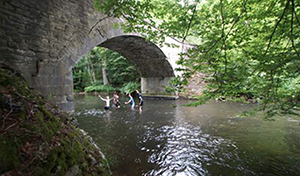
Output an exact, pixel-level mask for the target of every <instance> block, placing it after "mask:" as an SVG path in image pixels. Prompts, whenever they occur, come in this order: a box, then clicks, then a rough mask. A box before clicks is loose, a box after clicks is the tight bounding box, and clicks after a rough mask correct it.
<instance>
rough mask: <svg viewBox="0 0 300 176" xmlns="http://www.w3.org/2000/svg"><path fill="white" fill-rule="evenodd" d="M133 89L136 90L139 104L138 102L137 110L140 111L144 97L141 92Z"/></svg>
mask: <svg viewBox="0 0 300 176" xmlns="http://www.w3.org/2000/svg"><path fill="white" fill-rule="evenodd" d="M135 91H136V93H137V96H138V98H139V104H138V108H139V112H142V106H143V104H144V99H143V97H142V94H141V93H140V92H139V91H138V90H135Z"/></svg>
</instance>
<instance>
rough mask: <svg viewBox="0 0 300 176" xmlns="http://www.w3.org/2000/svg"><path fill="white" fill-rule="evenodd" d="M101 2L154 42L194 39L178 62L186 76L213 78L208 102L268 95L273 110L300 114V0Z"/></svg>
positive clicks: (264, 99)
mask: <svg viewBox="0 0 300 176" xmlns="http://www.w3.org/2000/svg"><path fill="white" fill-rule="evenodd" d="M95 6H96V8H97V9H98V10H100V11H102V12H105V13H106V14H107V15H108V16H115V17H121V18H125V19H126V23H125V24H123V29H124V30H125V31H126V32H139V33H142V34H143V35H144V37H146V38H148V40H151V41H152V42H155V43H158V44H162V43H163V42H164V39H165V37H166V36H169V37H172V38H174V39H175V40H178V41H181V42H182V43H185V42H189V43H192V45H193V46H194V47H193V49H191V50H189V52H188V53H185V54H183V56H188V57H182V58H181V59H180V61H179V62H178V64H180V65H182V68H181V70H183V71H184V72H185V74H184V78H185V79H186V78H189V76H190V75H191V74H193V73H194V72H196V71H201V72H204V73H207V74H208V75H210V77H209V78H208V82H209V85H208V86H207V89H206V92H205V94H204V96H203V97H202V99H211V98H216V97H220V96H222V97H247V98H252V99H261V101H262V109H263V110H267V113H268V114H269V115H274V114H276V113H293V114H298V113H299V110H300V103H299V102H300V89H299V88H300V85H299V84H300V81H299V80H300V76H299V75H300V74H299V73H300V68H299V65H300V59H299V58H300V53H299V50H300V36H299V34H300V22H299V11H300V2H299V1H295V0H281V1H278V0H268V1H261V0H251V1H249V0H242V1H241V0H218V1H214V0H206V1H198V0H195V1H192V0H175V1H173V0H152V1H151V0H128V1H121V0H114V1H105V2H104V3H101V2H100V0H96V1H95ZM187 58H188V59H187ZM200 102H202V101H199V103H200ZM196 104H197V103H196Z"/></svg>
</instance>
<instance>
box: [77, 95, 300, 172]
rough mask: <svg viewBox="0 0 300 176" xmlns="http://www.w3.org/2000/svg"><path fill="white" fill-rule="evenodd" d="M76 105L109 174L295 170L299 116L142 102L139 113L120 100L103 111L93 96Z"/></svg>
mask: <svg viewBox="0 0 300 176" xmlns="http://www.w3.org/2000/svg"><path fill="white" fill-rule="evenodd" d="M122 100H123V101H122ZM124 101H125V99H121V102H124ZM75 103H76V116H77V119H78V122H79V126H80V127H81V128H83V129H84V130H86V131H87V132H88V133H89V134H90V135H91V136H92V137H93V138H94V139H95V141H96V142H97V143H98V145H99V146H100V148H102V150H103V152H104V153H105V155H106V156H107V158H108V159H109V162H110V163H111V165H112V170H113V172H114V175H124V176H125V175H127V176H135V175H137V176H138V175H145V176H152V175H163V176H169V175H176V176H181V175H182V176H198V175H205V176H210V175H211V176H215V175H224V176H225V175H226V176H227V175H237V176H240V175H261V176H265V175H267V176H273V175H274V176H275V175H282V176H283V175H299V174H300V170H299V168H300V167H299V166H300V150H299V149H300V144H299V143H300V129H299V120H297V119H293V118H288V117H281V118H278V120H276V121H275V122H270V121H263V120H262V119H261V118H256V117H247V118H238V117H236V115H237V113H239V112H242V111H244V110H247V109H251V108H252V107H251V106H252V105H244V104H235V103H220V102H219V103H217V102H212V103H208V104H206V105H202V106H199V107H185V106H181V105H182V104H185V103H187V101H157V100H147V101H146V102H145V105H144V108H143V112H142V114H139V113H138V111H137V109H136V110H135V111H131V110H130V107H129V106H125V105H123V107H121V108H120V109H111V112H109V113H106V112H105V111H104V110H103V107H104V103H103V102H102V101H100V100H99V99H98V98H97V97H96V96H88V95H81V96H76V99H75Z"/></svg>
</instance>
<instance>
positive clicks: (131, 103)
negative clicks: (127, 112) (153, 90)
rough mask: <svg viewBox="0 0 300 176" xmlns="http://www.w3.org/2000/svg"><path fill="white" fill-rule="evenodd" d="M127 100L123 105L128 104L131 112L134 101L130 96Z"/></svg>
mask: <svg viewBox="0 0 300 176" xmlns="http://www.w3.org/2000/svg"><path fill="white" fill-rule="evenodd" d="M128 97H129V100H128V101H126V102H125V104H129V103H130V105H131V110H133V109H134V100H133V98H132V96H131V95H130V94H128Z"/></svg>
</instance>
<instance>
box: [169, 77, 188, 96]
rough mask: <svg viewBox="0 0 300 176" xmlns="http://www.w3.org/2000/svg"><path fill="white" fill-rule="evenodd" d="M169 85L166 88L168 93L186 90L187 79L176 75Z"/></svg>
mask: <svg viewBox="0 0 300 176" xmlns="http://www.w3.org/2000/svg"><path fill="white" fill-rule="evenodd" d="M169 84H170V85H169V86H167V87H166V88H165V91H166V92H167V93H176V92H182V91H184V85H186V84H187V82H186V80H182V78H181V77H180V76H176V77H175V78H173V79H172V80H171V81H170V82H169Z"/></svg>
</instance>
